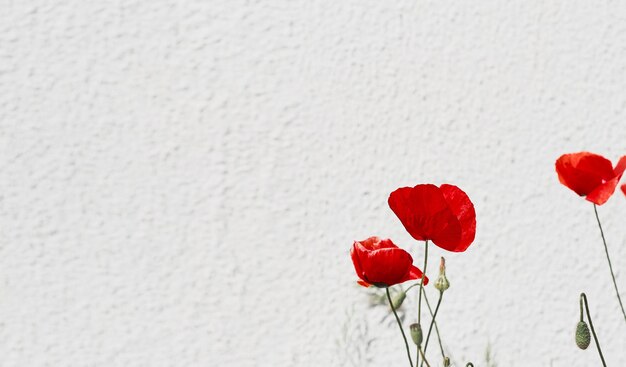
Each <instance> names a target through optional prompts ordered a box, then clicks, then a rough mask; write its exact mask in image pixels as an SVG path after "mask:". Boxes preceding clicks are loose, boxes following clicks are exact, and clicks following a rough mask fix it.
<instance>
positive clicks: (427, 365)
mask: <svg viewBox="0 0 626 367" xmlns="http://www.w3.org/2000/svg"><path fill="white" fill-rule="evenodd" d="M417 350H418V351H419V352H420V354H421V355H422V360H423V362H422V363H424V362H426V367H430V364H429V363H428V361H427V360H426V355H424V352H422V348H420V347H417Z"/></svg>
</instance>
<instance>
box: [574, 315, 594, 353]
mask: <svg viewBox="0 0 626 367" xmlns="http://www.w3.org/2000/svg"><path fill="white" fill-rule="evenodd" d="M589 343H591V335H590V334H589V327H588V326H587V323H586V322H584V321H580V322H579V323H578V325H576V345H578V348H580V349H587V347H588V346H589Z"/></svg>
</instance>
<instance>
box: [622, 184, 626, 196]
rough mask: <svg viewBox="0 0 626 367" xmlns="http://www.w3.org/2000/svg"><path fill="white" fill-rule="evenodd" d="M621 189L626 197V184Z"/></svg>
mask: <svg viewBox="0 0 626 367" xmlns="http://www.w3.org/2000/svg"><path fill="white" fill-rule="evenodd" d="M621 189H622V192H623V193H624V195H626V184H623V185H622V187H621Z"/></svg>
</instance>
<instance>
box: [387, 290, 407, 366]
mask: <svg viewBox="0 0 626 367" xmlns="http://www.w3.org/2000/svg"><path fill="white" fill-rule="evenodd" d="M385 290H386V291H387V299H388V300H389V306H390V307H391V310H392V311H393V315H394V316H395V317H396V321H397V322H398V327H399V328H400V332H401V333H402V339H404V346H405V347H406V355H407V357H409V366H410V367H413V360H412V359H411V352H410V351H409V342H408V341H407V340H406V335H404V329H403V328H402V321H400V318H399V317H398V313H397V312H396V308H395V307H394V306H393V302H392V301H391V295H389V288H388V287H387V288H385Z"/></svg>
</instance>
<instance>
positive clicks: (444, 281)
mask: <svg viewBox="0 0 626 367" xmlns="http://www.w3.org/2000/svg"><path fill="white" fill-rule="evenodd" d="M435 288H437V289H438V290H439V291H440V292H444V291H445V290H447V289H448V288H450V282H449V281H448V278H446V259H444V258H443V257H442V258H441V264H440V265H439V278H437V281H436V282H435Z"/></svg>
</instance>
